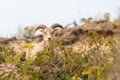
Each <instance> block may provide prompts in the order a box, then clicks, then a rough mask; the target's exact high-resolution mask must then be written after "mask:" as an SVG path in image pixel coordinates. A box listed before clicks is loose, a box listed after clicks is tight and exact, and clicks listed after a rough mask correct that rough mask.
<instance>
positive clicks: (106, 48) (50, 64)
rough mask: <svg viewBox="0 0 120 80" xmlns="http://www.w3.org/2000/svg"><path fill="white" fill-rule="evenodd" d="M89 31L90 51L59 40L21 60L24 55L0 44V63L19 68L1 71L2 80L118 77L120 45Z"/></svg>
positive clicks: (110, 79)
mask: <svg viewBox="0 0 120 80" xmlns="http://www.w3.org/2000/svg"><path fill="white" fill-rule="evenodd" d="M88 34H89V35H90V36H91V38H90V39H89V40H88V44H87V46H88V50H86V49H85V48H81V47H80V48H79V50H78V51H74V50H73V48H72V47H71V48H70V47H69V48H66V47H65V46H62V45H60V44H59V42H58V41H57V40H56V43H57V44H56V43H55V44H53V45H51V46H49V47H47V48H45V49H44V50H43V51H41V52H39V53H37V57H36V58H35V59H34V60H32V61H31V60H25V61H22V58H23V55H22V54H18V53H15V52H14V51H13V49H11V48H4V47H0V65H1V64H7V63H9V64H12V65H15V68H14V67H11V68H14V69H15V71H16V72H14V71H10V70H8V71H10V72H9V73H7V72H5V71H3V72H4V73H2V74H1V73H0V78H1V80H8V79H9V80H19V79H22V80H113V79H117V77H118V76H119V74H117V75H116V74H115V73H119V71H120V69H119V67H120V64H119V62H120V59H119V57H120V55H119V52H118V51H117V50H118V49H119V48H120V47H118V46H117V44H116V42H115V41H114V40H113V39H111V38H109V39H105V38H103V39H102V38H101V36H99V35H98V34H97V33H96V32H94V31H88ZM56 47H58V48H59V50H57V48H56ZM4 67H7V66H4ZM4 67H3V68H4ZM11 68H9V69H11ZM114 71H115V72H114ZM0 72H1V71H0Z"/></svg>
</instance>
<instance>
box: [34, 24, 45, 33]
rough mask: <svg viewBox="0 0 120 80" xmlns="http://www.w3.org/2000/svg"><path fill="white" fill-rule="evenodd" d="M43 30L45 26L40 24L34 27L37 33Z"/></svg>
mask: <svg viewBox="0 0 120 80" xmlns="http://www.w3.org/2000/svg"><path fill="white" fill-rule="evenodd" d="M45 28H46V26H45V25H44V24H40V25H39V26H38V27H36V29H35V31H37V30H40V31H41V30H42V31H43V30H44V29H45Z"/></svg>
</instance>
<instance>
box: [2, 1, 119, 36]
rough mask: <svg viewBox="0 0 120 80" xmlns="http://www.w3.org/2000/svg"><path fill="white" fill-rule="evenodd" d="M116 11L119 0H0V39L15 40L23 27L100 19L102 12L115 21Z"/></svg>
mask: <svg viewBox="0 0 120 80" xmlns="http://www.w3.org/2000/svg"><path fill="white" fill-rule="evenodd" d="M118 9H120V0H0V37H11V36H15V35H16V34H17V33H18V29H20V28H23V27H25V26H36V25H39V24H45V25H47V26H50V25H51V24H53V23H60V24H62V25H63V26H65V25H67V24H69V23H71V22H73V21H76V22H78V23H80V19H81V18H89V17H92V18H95V19H100V18H102V15H103V14H104V13H105V12H109V13H110V20H114V19H115V18H116V17H117V16H118V12H117V11H118Z"/></svg>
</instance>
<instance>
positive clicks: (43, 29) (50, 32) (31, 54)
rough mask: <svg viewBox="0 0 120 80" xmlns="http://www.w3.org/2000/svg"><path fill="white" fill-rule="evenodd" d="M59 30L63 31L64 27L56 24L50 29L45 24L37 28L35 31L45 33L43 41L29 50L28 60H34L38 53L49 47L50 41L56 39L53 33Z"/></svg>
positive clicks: (34, 44)
mask: <svg viewBox="0 0 120 80" xmlns="http://www.w3.org/2000/svg"><path fill="white" fill-rule="evenodd" d="M57 28H61V29H63V26H62V25H60V24H58V23H55V24H53V25H51V26H50V27H47V26H45V25H44V24H40V25H39V26H38V27H36V29H35V31H37V30H39V31H40V32H43V33H44V34H43V40H42V41H41V42H39V43H33V44H32V45H33V48H32V49H27V52H26V59H29V58H32V59H34V58H35V57H36V53H37V52H39V51H41V50H43V49H44V48H45V47H47V46H49V43H48V41H50V40H52V39H53V38H54V36H53V33H54V32H55V31H56V29H57Z"/></svg>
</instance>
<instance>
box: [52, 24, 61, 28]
mask: <svg viewBox="0 0 120 80" xmlns="http://www.w3.org/2000/svg"><path fill="white" fill-rule="evenodd" d="M56 27H60V28H61V29H63V26H62V25H60V24H58V23H55V24H53V25H52V26H51V28H53V29H54V28H56Z"/></svg>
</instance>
